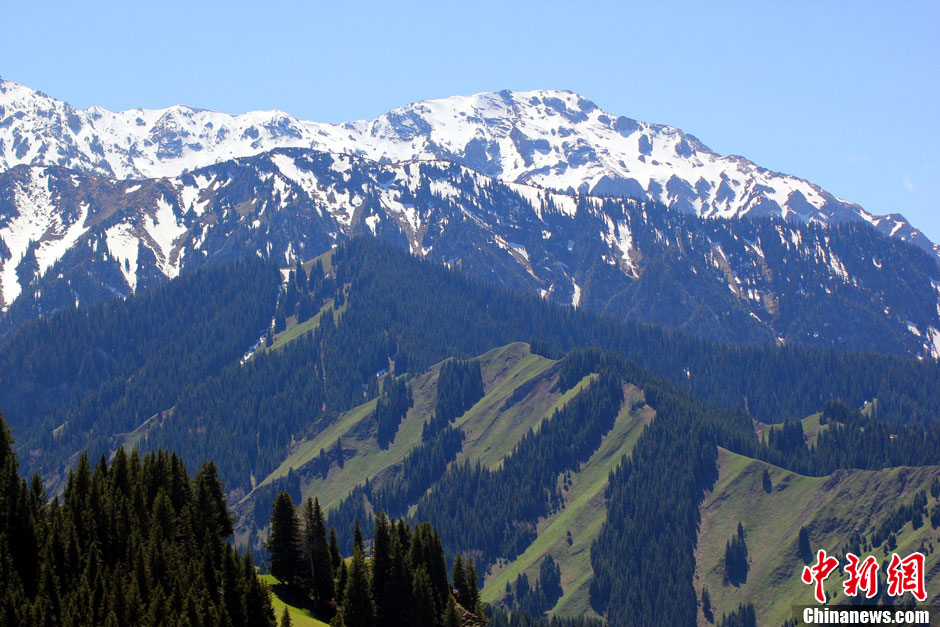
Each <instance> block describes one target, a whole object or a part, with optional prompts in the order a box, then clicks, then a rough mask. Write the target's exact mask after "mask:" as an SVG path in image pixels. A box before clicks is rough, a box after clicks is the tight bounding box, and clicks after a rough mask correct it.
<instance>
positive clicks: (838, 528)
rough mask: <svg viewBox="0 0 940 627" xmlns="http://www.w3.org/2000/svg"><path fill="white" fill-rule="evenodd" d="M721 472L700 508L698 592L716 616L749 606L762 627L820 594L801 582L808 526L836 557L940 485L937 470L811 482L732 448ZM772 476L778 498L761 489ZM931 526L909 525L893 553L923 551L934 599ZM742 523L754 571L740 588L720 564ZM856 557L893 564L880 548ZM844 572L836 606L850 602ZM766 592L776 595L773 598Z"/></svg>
mask: <svg viewBox="0 0 940 627" xmlns="http://www.w3.org/2000/svg"><path fill="white" fill-rule="evenodd" d="M718 469H719V478H718V481H717V483H716V484H715V487H714V490H713V491H712V492H711V493H710V494H709V495H708V496H707V497H706V499H705V501H704V503H702V506H701V512H702V524H701V531H700V534H699V544H698V547H697V549H696V569H695V587H696V589H697V590H698V592H699V594H700V595H701V590H702V588H703V587H707V588H708V591H709V595H710V596H711V600H712V606H713V607H714V608H715V610H714V613H715V616H721V614H722V613H723V612H730V611H731V610H733V609H734V608H736V607H737V606H738V604H739V603H742V602H751V603H753V604H754V606H755V608H756V610H757V620H758V623H759V624H762V625H781V624H783V622H784V621H785V620H786V619H787V618H789V617H790V612H791V606H792V605H807V604H811V603H813V592H812V588H811V587H810V586H807V585H805V584H803V583H802V582H801V581H800V578H799V575H800V572H801V571H802V568H803V561H802V560H801V559H800V557H799V551H798V538H797V536H798V534H799V531H800V527H806V528H807V530H808V531H809V537H810V544H811V546H812V547H813V550H814V551H815V550H816V549H819V548H822V549H825V550H826V551H828V552H829V554H831V555H841V554H842V553H843V552H844V551H846V547H847V546H852V545H853V541H852V537H853V535H854V534H859V535H860V536H862V537H863V538H871V536H872V535H873V533H874V532H875V530H876V529H878V528H879V527H880V526H881V524H882V523H884V522H885V521H886V519H888V518H889V517H890V516H891V515H893V514H894V512H895V511H896V510H897V509H898V507H899V506H901V505H904V504H910V503H912V502H913V500H914V495H915V494H916V493H917V492H918V491H920V490H925V491H926V492H927V493H928V494H929V492H930V489H931V484H932V483H933V482H935V481H936V480H937V478H938V477H940V468H938V467H936V466H926V467H920V468H908V467H904V468H890V469H886V470H879V471H864V470H839V471H837V472H835V473H833V474H832V475H829V476H825V477H806V476H802V475H798V474H796V473H793V472H789V471H787V470H784V469H782V468H778V467H776V466H773V465H771V464H767V463H764V462H762V461H758V460H754V459H751V458H748V457H743V456H741V455H736V454H734V453H731V452H730V451H727V450H725V449H720V450H719V455H718ZM765 469H766V470H767V472H768V473H769V474H770V477H771V483H772V491H771V492H770V493H767V492H766V491H765V489H764V488H763V487H762V485H761V477H762V474H763V472H764V470H765ZM936 503H937V501H936V498H935V497H933V496H928V506H927V509H928V510H930V509H931V508H933V507H935V506H936ZM926 518H927V516H926V515H925V516H924V519H925V522H924V524H922V525H920V526H919V527H918V528H916V529H915V528H913V526H912V523H911V522H906V523H904V524H903V525H902V526H901V527H900V529H898V530H897V532H896V538H897V540H896V542H897V549H895V550H896V551H897V552H898V554H899V555H900V556H901V557H906V556H907V555H908V554H909V553H911V552H913V551H917V550H923V552H924V554H925V555H927V560H926V564H927V566H926V574H927V578H926V582H925V583H926V588H927V590H928V592H931V591H933V592H932V593H931V594H934V595H935V594H936V590H937V578H938V576H940V570H938V568H937V563H938V561H940V553H937V552H936V551H931V550H929V549H930V548H931V547H932V545H933V544H934V541H935V536H936V533H935V532H936V530H935V529H932V528H931V524H930V521H929V520H926ZM739 521H740V522H741V523H742V524H743V526H744V529H745V542H746V544H747V549H748V562H749V566H750V568H749V571H748V574H747V580H746V582H744V583H743V584H741V585H739V586H736V585H731V584H727V583H726V582H723V578H724V570H723V563H722V562H723V557H724V548H725V543H726V542H728V541H729V540H730V539H731V537H732V536H733V535H734V534H735V533H736V528H737V524H738V522H739ZM852 550H853V551H855V552H856V553H857V554H858V555H859V556H860V557H862V558H863V559H864V557H865V556H866V555H875V556H876V557H877V559H878V561H879V563H881V562H883V561H884V560H885V556H886V552H885V550H884V547H883V546H882V543H881V542H878V543H877V544H876V545H875V546H873V547H870V548H863V549H862V551H859V549H858V548H855V549H852ZM887 554H888V555H890V551H887ZM841 562H842V563H844V560H841ZM841 574H842V573H841V571H840V572H839V573H836V574H834V575H833V576H832V577H831V578H830V579H829V580H828V581H827V582H826V592H827V595H828V596H829V597H830V598H832V599H833V600H834V602H835V603H847V602H848V599H847V598H846V596H845V594H844V593H843V592H842V589H841V583H840V582H841V581H842V580H843V578H842V576H841ZM880 574H881V582H880V586H879V591H883V589H884V571H883V569H882V571H881V573H880ZM768 590H773V591H774V593H773V594H772V595H768V594H767V591H768ZM931 600H935V599H933V597H931V599H928V601H931ZM702 619H703V617H702V616H701V613H700V615H699V624H700V625H704V624H705V623H704V621H703V620H702Z"/></svg>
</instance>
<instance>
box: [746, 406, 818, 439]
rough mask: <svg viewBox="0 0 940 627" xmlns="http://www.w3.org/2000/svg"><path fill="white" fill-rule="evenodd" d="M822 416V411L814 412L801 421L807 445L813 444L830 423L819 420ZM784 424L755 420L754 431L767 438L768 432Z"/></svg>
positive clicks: (760, 436)
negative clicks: (771, 423)
mask: <svg viewBox="0 0 940 627" xmlns="http://www.w3.org/2000/svg"><path fill="white" fill-rule="evenodd" d="M820 418H822V413H817V414H813V415H811V416H807V417H806V418H804V419H803V420H801V421H800V422H802V423H803V435H804V436H806V446H812V445H813V443H814V442H815V441H816V436H818V435H819V434H820V433H821V432H822V431H824V430H825V429H826V428H827V427H828V426H829V425H824V424H821V423H820V422H819V420H820ZM781 426H782V425H780V424H776V425H768V424H765V423H763V422H758V421H757V420H755V421H754V431H755V432H757V437H759V438H766V437H767V433H768V432H769V431H770V430H771V429H779V428H780V427H781Z"/></svg>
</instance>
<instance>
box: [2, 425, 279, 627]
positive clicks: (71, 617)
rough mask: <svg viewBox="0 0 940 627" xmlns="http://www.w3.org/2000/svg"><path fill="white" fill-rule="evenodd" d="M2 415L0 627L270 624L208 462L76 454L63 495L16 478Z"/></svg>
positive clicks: (265, 597)
mask: <svg viewBox="0 0 940 627" xmlns="http://www.w3.org/2000/svg"><path fill="white" fill-rule="evenodd" d="M17 470H18V467H17V460H16V456H15V454H14V453H13V450H12V439H11V437H10V432H9V430H8V429H7V427H6V423H4V422H3V420H2V418H0V624H2V625H4V626H15V625H23V626H24V627H27V626H28V627H43V626H47V625H48V626H52V625H76V626H78V625H88V626H89V627H92V626H99V625H104V626H106V627H118V626H123V625H173V626H180V627H184V626H185V627H216V626H218V627H222V626H235V627H249V626H250V627H255V626H266V625H271V626H273V625H274V624H275V621H274V612H273V610H272V608H271V603H270V597H269V593H268V590H267V588H266V586H265V585H264V584H263V583H262V582H261V581H260V580H259V579H258V577H257V575H256V572H255V567H254V564H253V563H252V558H251V555H250V554H248V553H245V554H243V555H240V554H239V553H237V552H236V551H235V549H233V548H232V546H231V545H230V544H228V543H227V542H226V539H227V538H228V537H229V536H230V535H231V534H232V519H231V517H230V516H229V513H228V510H227V508H226V503H225V498H224V496H223V494H222V486H221V484H220V483H219V480H218V476H217V472H216V468H215V465H214V464H212V463H211V462H210V463H206V464H204V465H203V466H202V468H200V470H199V471H198V472H197V473H196V476H195V477H191V476H190V475H189V474H188V472H187V470H186V467H185V466H184V465H183V463H182V461H180V459H179V457H177V456H176V455H175V454H172V455H171V454H168V453H165V452H158V453H150V454H147V455H145V456H143V457H140V456H139V455H138V454H137V452H136V451H134V452H132V453H131V454H130V455H127V454H125V452H124V449H122V448H121V449H118V450H117V453H116V454H115V455H114V458H113V459H112V460H111V462H110V464H109V463H108V462H107V461H106V460H105V459H104V458H102V459H101V461H99V462H98V464H96V465H95V467H94V468H92V467H91V465H90V464H89V462H88V458H87V457H86V456H84V455H83V456H81V458H80V459H79V461H78V466H77V468H76V469H75V470H74V471H73V472H71V473H70V474H69V477H68V483H67V485H66V487H65V491H64V493H63V495H62V499H59V498H58V497H56V498H54V499H53V500H52V501H51V502H47V500H46V495H45V493H44V491H43V487H42V482H41V481H40V480H39V478H38V476H35V475H34V477H33V479H32V481H31V482H30V484H29V486H28V487H27V484H26V482H25V481H24V480H23V479H22V478H21V477H20V476H19V475H18V473H17Z"/></svg>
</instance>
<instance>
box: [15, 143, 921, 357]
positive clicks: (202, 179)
mask: <svg viewBox="0 0 940 627" xmlns="http://www.w3.org/2000/svg"><path fill="white" fill-rule="evenodd" d="M356 235H370V236H374V237H379V238H382V239H387V240H390V241H392V242H394V243H396V244H398V245H401V246H405V247H407V248H408V249H409V250H410V251H411V252H412V253H414V254H416V255H420V256H426V257H429V258H432V259H436V260H439V261H441V262H444V263H446V264H449V265H455V266H459V267H461V268H462V269H464V270H465V271H467V272H469V273H471V274H473V275H475V276H478V277H481V278H484V279H486V280H489V281H493V282H497V283H501V284H504V285H507V286H510V287H514V288H524V289H528V290H532V291H538V292H539V293H540V294H542V295H543V296H545V297H547V298H550V299H552V300H555V301H558V302H563V303H569V304H573V305H575V306H582V307H585V308H590V309H594V310H600V311H604V312H607V313H610V314H612V315H616V316H622V317H631V318H635V319H639V320H645V321H651V322H659V323H661V324H665V325H667V326H674V327H679V328H684V329H687V330H689V331H693V332H695V333H698V334H701V335H703V336H706V337H709V338H712V339H717V340H720V341H726V342H741V341H765V342H768V341H769V342H801V343H807V344H812V345H816V346H833V345H834V346H839V347H842V348H848V349H869V350H878V351H883V352H898V353H905V354H910V355H923V356H928V355H929V356H934V357H936V356H938V355H940V331H938V329H940V307H938V302H940V267H938V266H937V264H936V263H934V261H933V260H932V259H931V258H930V256H929V255H928V254H927V253H924V252H922V251H919V250H917V249H915V248H913V247H909V246H907V245H905V244H903V243H901V242H899V241H897V240H895V239H892V238H885V237H881V236H879V235H877V234H876V232H875V231H874V230H873V229H870V228H867V225H865V224H862V223H847V224H843V225H839V226H836V227H833V228H829V229H827V228H823V227H820V226H817V225H815V224H805V223H801V222H794V221H789V222H787V221H783V220H779V219H774V218H762V219H761V218H745V219H741V220H725V219H702V218H698V217H695V216H692V215H686V214H682V213H679V212H675V211H669V210H666V209H664V208H663V207H662V206H660V205H654V204H650V203H641V202H638V201H634V200H622V199H612V198H600V197H593V196H570V195H566V194H560V193H555V192H547V191H545V190H542V189H539V188H536V187H531V186H527V185H521V184H517V183H500V182H497V181H494V180H493V179H490V178H488V177H486V176H483V175H481V174H479V173H478V172H475V171H474V170H471V169H468V168H465V167H461V166H457V165H454V164H453V163H450V162H420V163H397V164H380V163H376V162H374V161H369V160H365V159H361V158H358V157H351V156H348V155H330V154H325V153H320V152H315V151H309V150H301V149H280V150H276V151H273V152H269V153H264V154H261V155H257V156H254V157H249V158H244V159H238V160H234V161H229V162H225V163H221V164H217V165H213V166H210V167H208V168H204V169H201V170H198V171H195V172H193V173H189V174H184V175H181V176H179V177H175V178H169V179H152V180H144V181H135V182H131V181H116V180H113V179H107V178H102V177H97V176H93V175H85V174H76V173H75V172H73V171H71V170H63V169H60V168H24V167H18V168H14V169H13V170H10V171H8V172H5V173H2V174H0V243H2V246H0V295H2V298H3V301H4V306H5V307H6V308H7V310H6V314H5V316H4V318H3V323H4V324H5V326H6V328H7V329H8V330H9V329H12V328H15V327H16V326H17V325H19V324H21V323H22V322H23V321H26V320H29V319H31V318H33V317H35V316H37V315H44V314H48V313H49V312H51V311H54V310H56V309H60V308H63V307H72V306H74V305H75V304H76V302H79V303H88V302H91V301H94V300H96V299H100V298H102V297H105V296H108V295H110V294H114V293H116V294H120V295H125V294H128V293H130V292H132V291H134V290H137V289H145V288H146V287H148V286H151V285H154V284H157V283H159V282H160V281H162V280H164V279H165V278H172V277H173V276H176V275H177V274H178V273H179V272H180V271H182V270H183V269H186V268H194V267H198V266H200V265H202V264H204V263H207V262H214V261H218V260H224V259H227V258H231V257H235V256H239V255H253V254H260V255H262V256H265V257H271V258H274V259H277V260H279V261H280V263H293V261H294V260H295V259H297V258H310V257H313V256H316V255H319V254H320V253H321V252H323V251H324V250H327V249H328V248H329V247H330V246H331V245H333V244H335V243H336V242H338V241H342V240H343V239H346V238H348V237H353V236H356ZM664 285H667V286H670V289H666V290H664V289H662V288H663V286H664Z"/></svg>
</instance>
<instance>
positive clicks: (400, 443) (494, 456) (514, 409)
mask: <svg viewBox="0 0 940 627" xmlns="http://www.w3.org/2000/svg"><path fill="white" fill-rule="evenodd" d="M476 359H478V360H479V361H480V365H481V371H482V374H483V384H484V392H485V396H484V397H483V398H482V399H481V400H480V401H479V402H478V403H477V404H476V405H474V406H473V407H472V408H471V409H469V410H468V411H467V412H466V413H465V414H464V415H463V416H462V417H461V418H460V419H459V420H458V422H457V425H458V426H459V427H460V428H461V429H462V430H463V431H464V432H465V433H466V434H467V440H466V442H465V444H464V449H463V452H462V453H461V457H460V459H461V460H462V459H470V460H471V461H477V460H480V461H481V462H482V463H485V464H487V465H491V466H492V465H496V464H498V463H499V462H500V461H501V460H502V458H503V457H505V456H506V455H507V454H508V453H509V452H510V451H511V450H512V448H513V447H514V446H515V444H516V442H518V440H519V439H520V438H521V437H522V436H523V435H525V433H526V432H527V431H528V430H529V429H530V428H532V427H534V426H536V425H537V424H538V423H539V422H540V421H541V420H542V419H544V418H545V417H547V416H549V415H550V414H551V412H552V411H554V408H555V407H557V406H559V405H560V404H561V403H563V402H564V401H565V400H567V399H568V398H570V397H571V396H572V395H574V394H576V393H577V391H578V390H580V389H581V387H583V386H584V385H585V384H586V383H587V381H588V379H589V377H585V380H583V381H581V382H580V383H578V385H576V386H575V388H573V389H572V390H569V391H568V392H567V393H566V394H564V395H562V394H560V393H559V392H558V391H552V388H553V386H554V384H555V382H556V380H557V376H555V375H554V371H552V370H551V369H552V367H553V366H554V365H555V364H556V362H555V361H553V360H550V359H546V358H544V357H541V356H539V355H535V354H533V353H532V352H531V351H530V350H529V346H528V344H525V343H522V342H517V343H513V344H509V345H507V346H502V347H499V348H495V349H493V350H491V351H489V352H487V353H485V354H484V355H481V356H480V357H477V358H476ZM440 368H441V364H437V365H435V366H433V367H431V368H430V369H429V370H428V371H427V372H425V373H423V374H420V375H418V376H416V377H414V378H413V379H411V380H410V381H409V382H408V385H409V387H410V389H411V392H412V397H413V398H414V406H413V407H412V408H411V409H410V410H409V411H408V414H407V415H406V416H405V419H404V420H403V421H402V423H401V425H400V426H399V429H398V433H397V434H396V436H395V440H394V441H393V442H392V444H391V445H390V446H389V448H388V449H387V450H384V451H383V450H381V449H380V448H379V446H378V442H377V441H376V439H375V434H374V433H373V430H372V429H371V428H370V427H371V425H370V418H371V415H372V412H373V411H374V410H375V404H376V401H375V400H372V401H369V402H367V403H365V404H363V405H360V406H358V407H356V408H354V409H352V410H350V411H348V412H345V413H343V414H342V415H340V417H339V418H338V419H337V420H336V421H335V422H333V423H332V424H330V425H329V426H327V427H326V428H324V429H323V430H322V431H321V432H320V433H318V434H317V435H316V436H315V437H313V438H312V439H310V440H307V441H304V442H301V443H299V444H297V445H296V446H295V447H294V449H293V450H292V451H291V454H290V455H289V456H288V457H287V458H286V459H285V460H284V461H283V462H282V463H281V464H280V466H279V467H278V468H277V469H275V470H274V472H272V473H271V474H270V475H269V476H268V477H266V478H264V479H263V480H262V481H261V482H260V484H259V485H262V486H263V485H267V484H268V483H270V482H271V481H274V480H275V479H278V478H280V477H283V476H285V475H286V474H287V473H288V472H289V471H290V469H291V468H293V469H295V470H299V469H301V468H303V466H304V465H306V464H307V463H309V462H310V461H311V460H313V459H314V458H316V457H317V456H318V455H319V453H320V449H321V448H323V449H326V450H330V449H331V448H332V447H333V446H335V444H336V440H337V438H341V439H342V444H343V448H344V449H345V450H346V451H347V457H349V458H348V459H346V461H345V463H344V465H343V468H339V467H338V466H337V465H336V464H333V466H332V467H331V468H330V472H329V474H328V476H327V478H326V479H322V478H320V477H314V478H312V479H310V481H309V482H308V483H306V484H305V485H304V486H303V492H304V495H305V497H306V496H307V495H316V496H317V498H319V499H320V503H321V504H322V505H323V506H324V507H326V508H328V509H329V508H331V507H333V506H336V505H337V504H339V502H340V501H341V500H342V499H343V498H344V497H345V496H346V495H347V494H348V493H349V492H350V491H351V490H352V489H353V488H354V487H355V486H356V485H359V484H361V483H362V482H363V481H365V479H366V478H370V479H373V478H376V477H380V475H381V474H382V472H383V471H385V470H386V469H387V468H389V467H391V466H393V465H395V464H397V463H399V462H401V461H402V459H404V458H405V456H406V455H407V454H408V453H409V452H410V451H411V450H412V449H413V448H414V447H415V446H417V445H418V444H420V442H421V429H422V427H423V425H424V422H425V421H426V420H428V419H429V418H430V416H431V415H432V414H433V412H434V403H435V395H436V392H437V377H438V373H439V372H440ZM538 377H541V378H543V379H544V380H540V381H539V382H538V383H537V384H536V385H534V386H533V387H532V389H531V390H529V391H528V393H527V394H526V395H525V396H524V397H523V398H522V399H520V400H519V402H517V403H515V404H513V405H512V406H511V407H504V406H505V403H506V399H507V398H509V397H510V395H511V394H512V393H513V391H514V390H515V389H516V388H517V387H518V386H520V385H522V384H525V383H527V382H529V381H531V380H533V379H535V378H538ZM349 451H354V453H355V454H354V455H352V456H351V457H350V455H349Z"/></svg>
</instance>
